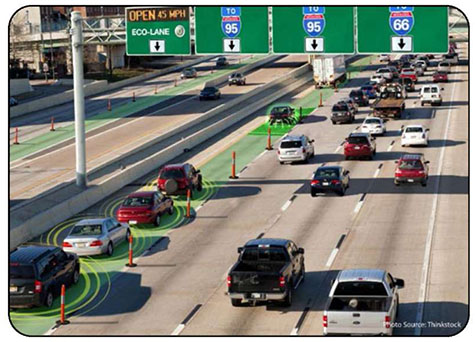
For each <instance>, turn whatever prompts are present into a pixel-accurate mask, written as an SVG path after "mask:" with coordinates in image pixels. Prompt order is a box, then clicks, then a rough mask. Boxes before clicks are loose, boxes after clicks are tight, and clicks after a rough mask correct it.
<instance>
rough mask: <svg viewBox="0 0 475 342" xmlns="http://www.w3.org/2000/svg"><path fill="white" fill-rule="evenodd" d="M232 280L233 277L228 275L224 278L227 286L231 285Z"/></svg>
mask: <svg viewBox="0 0 475 342" xmlns="http://www.w3.org/2000/svg"><path fill="white" fill-rule="evenodd" d="M232 282H233V278H231V276H230V275H228V277H227V278H226V283H227V284H228V287H231V283H232Z"/></svg>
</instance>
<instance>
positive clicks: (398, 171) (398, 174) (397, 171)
mask: <svg viewBox="0 0 475 342" xmlns="http://www.w3.org/2000/svg"><path fill="white" fill-rule="evenodd" d="M401 175H402V172H401V171H400V170H399V169H397V170H396V177H401Z"/></svg>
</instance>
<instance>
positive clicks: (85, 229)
mask: <svg viewBox="0 0 475 342" xmlns="http://www.w3.org/2000/svg"><path fill="white" fill-rule="evenodd" d="M101 233H102V225H101V224H84V225H83V224H81V225H76V226H74V228H73V229H72V230H71V233H69V235H71V236H85V235H100V234H101Z"/></svg>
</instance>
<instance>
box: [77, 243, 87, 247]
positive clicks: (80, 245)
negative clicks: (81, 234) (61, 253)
mask: <svg viewBox="0 0 475 342" xmlns="http://www.w3.org/2000/svg"><path fill="white" fill-rule="evenodd" d="M76 247H78V248H83V247H86V244H85V243H84V242H80V243H77V244H76Z"/></svg>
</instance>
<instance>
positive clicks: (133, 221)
mask: <svg viewBox="0 0 475 342" xmlns="http://www.w3.org/2000/svg"><path fill="white" fill-rule="evenodd" d="M129 224H137V221H135V220H131V221H129Z"/></svg>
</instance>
